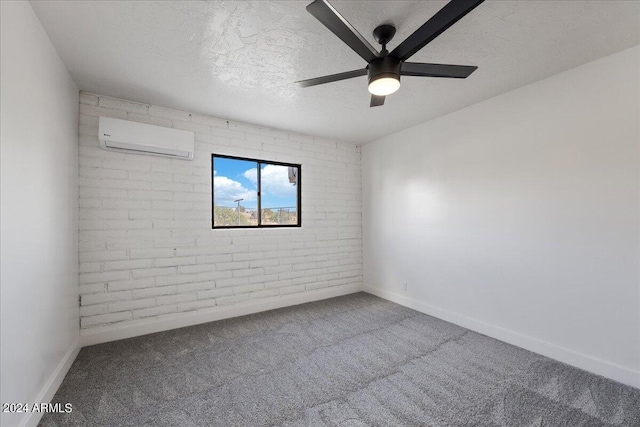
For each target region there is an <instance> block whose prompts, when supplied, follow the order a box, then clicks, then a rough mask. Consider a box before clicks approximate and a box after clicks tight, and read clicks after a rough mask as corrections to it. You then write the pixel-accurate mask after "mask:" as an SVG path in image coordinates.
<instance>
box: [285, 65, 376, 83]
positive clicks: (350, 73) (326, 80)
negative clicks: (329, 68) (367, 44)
mask: <svg viewBox="0 0 640 427" xmlns="http://www.w3.org/2000/svg"><path fill="white" fill-rule="evenodd" d="M366 75H367V69H366V68H363V69H362V70H353V71H346V72H344V73H338V74H331V75H329V76H322V77H316V78H313V79H307V80H300V81H297V82H296V84H297V85H298V86H300V87H309V86H315V85H322V84H325V83H331V82H337V81H340V80H346V79H352V78H354V77H360V76H366Z"/></svg>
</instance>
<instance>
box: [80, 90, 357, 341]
mask: <svg viewBox="0 0 640 427" xmlns="http://www.w3.org/2000/svg"><path fill="white" fill-rule="evenodd" d="M99 116H106V117H114V118H121V119H127V120H132V121H137V122H143V123H150V124H155V125H159V126H166V127H174V128H177V129H185V130H191V131H194V132H195V133H196V152H195V158H194V160H193V161H184V160H176V159H168V158H162V157H154V156H145V155H135V154H123V153H117V152H113V151H105V150H102V149H101V148H100V146H99V143H98V117H99ZM79 152H80V169H79V175H80V176H79V181H80V201H79V203H80V232H79V247H80V265H79V269H80V295H81V310H80V315H81V326H82V328H83V329H87V328H96V327H101V328H102V329H107V330H108V329H114V328H120V327H123V326H128V325H133V324H136V323H139V322H152V321H154V320H161V319H164V318H170V317H175V316H176V313H181V312H192V311H194V310H216V307H217V306H228V305H233V304H243V303H248V302H251V303H255V302H256V301H257V300H260V299H263V300H265V301H266V300H267V299H269V300H272V299H274V298H280V297H282V296H284V295H290V294H292V293H304V292H307V293H310V292H317V290H318V289H322V288H328V287H343V288H347V287H353V286H354V285H355V286H361V285H362V240H361V222H362V218H361V210H362V202H361V173H360V148H359V147H358V146H355V145H352V144H347V143H341V142H336V141H329V140H323V139H317V138H312V137H309V136H305V135H299V134H294V133H288V132H284V131H280V130H275V129H267V128H261V127H256V126H251V125H247V124H243V123H235V122H230V121H226V120H222V119H217V118H214V117H207V116H202V115H198V114H190V113H187V112H183V111H176V110H170V109H166V108H162V107H156V106H153V105H146V104H139V103H135V102H129V101H125V100H120V99H115V98H110V97H106V96H99V95H92V94H88V93H81V95H80V148H79ZM211 153H216V154H227V155H233V156H241V157H250V158H257V159H264V160H275V161H282V162H288V163H300V164H302V228H287V229H284V228H283V229H255V230H252V229H238V230H227V229H221V230H211Z"/></svg>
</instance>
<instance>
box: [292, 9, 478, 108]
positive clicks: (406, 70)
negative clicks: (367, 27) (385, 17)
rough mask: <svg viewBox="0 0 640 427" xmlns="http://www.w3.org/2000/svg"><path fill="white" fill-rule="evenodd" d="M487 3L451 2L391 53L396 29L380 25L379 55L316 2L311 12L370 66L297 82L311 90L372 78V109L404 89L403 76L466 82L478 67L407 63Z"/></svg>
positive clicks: (375, 34) (376, 34)
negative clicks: (316, 86)
mask: <svg viewBox="0 0 640 427" xmlns="http://www.w3.org/2000/svg"><path fill="white" fill-rule="evenodd" d="M483 1H484V0H451V1H450V2H449V3H447V5H446V6H444V7H443V8H442V9H440V11H438V13H436V14H435V15H433V16H432V17H431V18H430V19H429V20H428V21H427V22H425V23H424V24H423V25H422V26H421V27H420V28H418V29H417V30H416V31H415V32H414V33H413V34H411V35H410V36H409V37H407V38H406V39H405V40H404V41H403V42H402V43H400V44H399V45H398V46H397V47H396V48H395V49H393V50H392V51H391V52H388V51H387V43H389V41H391V39H392V38H393V36H394V35H395V33H396V28H395V27H394V26H393V25H389V24H383V25H380V26H378V27H376V29H375V30H373V37H374V38H375V39H376V41H377V42H378V43H380V44H381V45H382V50H381V51H380V52H378V51H377V50H375V49H374V48H373V46H371V45H370V44H369V43H368V42H367V41H366V40H365V39H364V37H362V35H361V34H360V33H358V32H357V31H356V29H355V28H353V26H352V25H351V24H349V22H347V20H346V19H344V17H343V16H342V15H340V14H339V13H338V11H337V10H336V9H335V8H334V7H333V6H332V5H331V4H330V3H329V2H328V1H327V0H315V1H314V2H313V3H311V4H310V5H308V6H307V10H308V11H309V13H311V14H312V15H313V16H314V17H315V18H316V19H318V21H320V22H321V23H322V24H324V26H325V27H327V28H328V29H329V30H330V31H331V32H332V33H334V34H335V35H336V36H338V37H339V38H340V40H342V41H343V42H345V43H346V44H347V46H349V47H350V48H351V49H353V50H354V51H355V52H356V53H357V54H358V55H360V56H361V57H362V59H364V60H365V61H367V66H366V67H365V68H363V69H360V70H354V71H347V72H345V73H338V74H332V75H329V76H323V77H316V78H314V79H308V80H301V81H298V82H296V83H297V84H298V85H300V86H302V87H308V86H315V85H320V84H324V83H331V82H336V81H339V80H345V79H350V78H353V77H360V76H365V75H368V77H369V92H370V93H371V103H370V105H369V106H370V107H377V106H380V105H383V104H384V99H385V96H387V95H390V94H392V93H393V92H395V91H397V90H398V89H399V88H400V76H418V77H450V78H454V79H465V78H467V77H469V75H470V74H471V73H473V72H474V71H475V70H476V69H477V68H478V67H476V66H472V65H448V64H425V63H419V62H406V61H407V59H409V58H410V57H411V56H412V55H413V54H414V53H416V52H417V51H419V50H420V49H422V48H423V47H425V46H426V45H427V44H428V43H430V42H431V41H432V40H433V39H435V38H436V37H438V36H439V35H440V34H442V33H443V32H444V31H446V30H447V29H448V28H449V27H451V26H452V25H453V24H455V23H456V22H458V21H459V20H460V19H461V18H463V17H464V16H465V15H466V14H467V13H469V12H471V11H472V10H473V9H475V8H476V7H477V6H478V5H480V3H482V2H483Z"/></svg>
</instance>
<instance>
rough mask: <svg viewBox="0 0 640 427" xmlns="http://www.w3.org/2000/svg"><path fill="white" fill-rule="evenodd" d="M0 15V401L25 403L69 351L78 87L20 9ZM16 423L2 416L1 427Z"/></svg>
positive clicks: (73, 338)
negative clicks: (0, 312) (0, 378)
mask: <svg viewBox="0 0 640 427" xmlns="http://www.w3.org/2000/svg"><path fill="white" fill-rule="evenodd" d="M0 14H1V16H2V37H1V39H2V48H1V55H2V56H1V65H2V69H1V73H0V74H1V78H2V83H1V86H2V91H1V93H2V95H1V97H2V98H1V105H2V113H1V122H2V139H1V141H2V143H1V145H0V147H1V157H2V167H1V182H2V187H1V192H2V193H1V194H2V198H1V205H2V210H1V223H2V225H1V243H0V244H1V267H0V268H1V274H0V279H1V282H2V286H1V297H2V322H1V323H2V336H1V342H2V346H1V347H2V350H1V351H2V375H1V377H2V388H1V394H2V396H1V399H0V400H1V401H2V402H16V403H17V402H22V403H24V402H27V403H31V404H33V403H34V402H40V401H41V400H44V401H46V399H48V398H51V397H52V396H51V395H50V394H51V392H54V391H55V389H57V385H58V384H56V382H57V381H59V380H61V379H62V377H63V376H64V374H65V373H66V371H65V368H67V367H68V364H69V362H70V361H72V360H73V358H74V357H75V353H74V351H76V350H77V349H76V344H77V340H78V250H77V236H78V231H77V230H78V213H77V212H78V89H77V88H76V86H75V84H74V83H73V81H72V80H71V77H70V76H69V74H68V72H67V69H66V68H65V66H64V64H63V63H62V61H61V59H60V58H59V56H58V54H57V52H56V50H55V49H54V47H53V45H52V44H51V42H50V41H49V38H48V36H47V35H46V33H45V31H44V29H43V28H42V25H41V24H40V21H39V20H38V18H37V17H36V15H35V14H34V12H33V10H32V9H31V6H30V4H29V3H28V2H2V3H1V13H0ZM35 418H37V417H32V418H31V420H30V424H31V423H37V419H35ZM24 422H27V417H26V416H25V415H24V414H5V413H2V425H3V426H5V425H6V426H15V425H19V424H21V423H24Z"/></svg>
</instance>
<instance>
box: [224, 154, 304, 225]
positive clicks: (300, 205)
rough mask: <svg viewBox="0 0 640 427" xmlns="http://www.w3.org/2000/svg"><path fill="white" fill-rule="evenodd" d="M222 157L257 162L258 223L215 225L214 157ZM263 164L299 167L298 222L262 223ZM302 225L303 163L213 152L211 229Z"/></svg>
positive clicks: (297, 192)
mask: <svg viewBox="0 0 640 427" xmlns="http://www.w3.org/2000/svg"><path fill="white" fill-rule="evenodd" d="M216 157H218V158H222V159H231V160H242V161H248V162H255V163H257V165H258V167H257V171H256V173H257V180H256V182H257V184H256V187H257V190H256V192H257V210H258V224H257V225H215V182H214V174H213V171H214V159H215V158H216ZM262 165H275V166H286V167H296V168H298V184H297V185H296V186H297V187H298V188H297V191H296V197H297V200H298V206H297V209H298V221H297V223H296V224H279V225H263V224H262V191H261V190H262V181H261V174H262ZM301 227H302V165H301V164H296V163H284V162H277V161H273V160H260V159H252V158H248V157H239V156H228V155H226V154H215V153H211V229H212V230H221V229H231V228H242V229H245V228H301Z"/></svg>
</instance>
